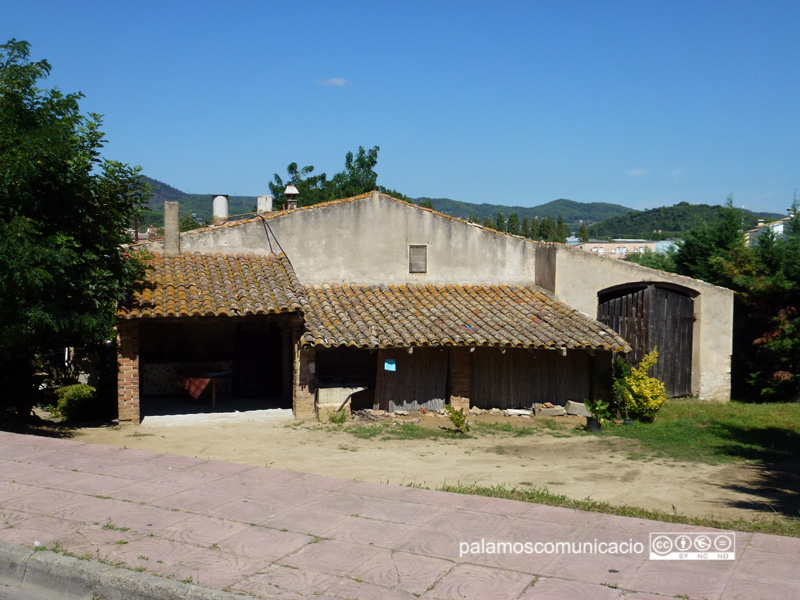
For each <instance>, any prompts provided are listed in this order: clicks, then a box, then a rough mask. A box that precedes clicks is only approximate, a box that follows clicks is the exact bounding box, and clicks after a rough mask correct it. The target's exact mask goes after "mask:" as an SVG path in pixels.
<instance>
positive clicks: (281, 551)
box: [217, 525, 316, 561]
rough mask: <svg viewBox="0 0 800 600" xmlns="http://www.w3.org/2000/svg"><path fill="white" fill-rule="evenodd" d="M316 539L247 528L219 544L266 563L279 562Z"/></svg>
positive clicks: (226, 548)
mask: <svg viewBox="0 0 800 600" xmlns="http://www.w3.org/2000/svg"><path fill="white" fill-rule="evenodd" d="M315 539H316V538H313V537H311V536H308V535H302V534H299V533H292V532H291V531H280V530H278V529H267V528H265V527H259V526H256V527H253V526H250V525H247V526H245V530H244V531H241V532H236V533H234V534H232V535H231V536H229V537H227V538H225V539H222V540H221V541H219V542H218V544H217V545H218V546H219V547H220V549H222V550H225V551H228V552H232V553H234V554H241V555H243V556H252V557H254V558H260V559H262V560H264V561H277V560H279V559H281V558H283V557H285V556H287V555H289V554H293V553H295V552H297V551H298V550H300V548H302V547H303V546H305V545H306V544H309V543H313V542H314V541H315Z"/></svg>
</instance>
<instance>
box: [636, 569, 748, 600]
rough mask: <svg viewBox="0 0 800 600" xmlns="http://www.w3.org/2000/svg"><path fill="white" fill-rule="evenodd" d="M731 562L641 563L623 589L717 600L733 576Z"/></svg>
mask: <svg viewBox="0 0 800 600" xmlns="http://www.w3.org/2000/svg"><path fill="white" fill-rule="evenodd" d="M733 568H734V563H733V561H716V560H715V561H710V560H709V561H681V562H680V563H679V564H676V562H675V561H671V560H651V561H645V562H643V563H642V565H641V566H640V567H639V569H638V570H637V571H636V573H634V574H633V575H632V576H630V577H626V578H625V579H624V582H623V587H624V588H626V589H632V590H638V591H641V592H648V593H656V594H665V595H669V596H678V595H681V594H684V595H687V596H690V597H691V598H695V597H697V598H703V597H705V598H718V597H719V596H720V594H721V593H722V591H723V590H724V589H725V586H726V585H727V583H728V581H729V579H730V577H731V573H732V572H733Z"/></svg>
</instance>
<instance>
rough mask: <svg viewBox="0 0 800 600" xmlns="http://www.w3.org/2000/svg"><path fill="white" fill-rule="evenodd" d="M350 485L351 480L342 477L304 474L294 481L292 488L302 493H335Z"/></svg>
mask: <svg viewBox="0 0 800 600" xmlns="http://www.w3.org/2000/svg"><path fill="white" fill-rule="evenodd" d="M349 483H350V482H349V480H347V479H342V478H340V477H330V476H328V475H309V474H303V475H302V476H301V477H298V478H297V479H293V480H292V487H293V488H294V489H296V490H298V491H301V492H302V491H306V490H326V491H333V490H338V489H340V488H344V487H347V485H348V484H349Z"/></svg>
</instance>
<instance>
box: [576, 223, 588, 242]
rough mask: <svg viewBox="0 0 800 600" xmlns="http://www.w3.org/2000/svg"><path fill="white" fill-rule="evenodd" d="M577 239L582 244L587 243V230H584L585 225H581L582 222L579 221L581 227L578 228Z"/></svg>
mask: <svg viewBox="0 0 800 600" xmlns="http://www.w3.org/2000/svg"><path fill="white" fill-rule="evenodd" d="M578 239H579V240H580V241H581V242H583V243H586V242H588V241H589V230H588V229H586V225H584V224H583V221H581V226H580V227H579V228H578Z"/></svg>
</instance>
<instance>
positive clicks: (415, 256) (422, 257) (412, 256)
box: [408, 244, 428, 273]
mask: <svg viewBox="0 0 800 600" xmlns="http://www.w3.org/2000/svg"><path fill="white" fill-rule="evenodd" d="M408 272H409V273H427V272H428V246H427V245H424V244H420V245H415V244H412V245H410V246H409V247H408Z"/></svg>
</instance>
